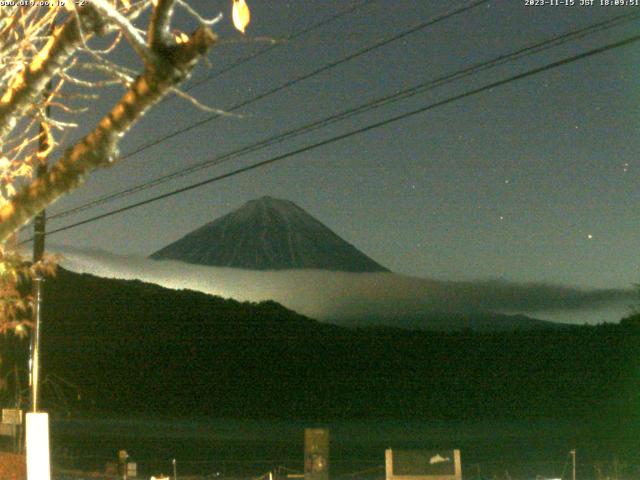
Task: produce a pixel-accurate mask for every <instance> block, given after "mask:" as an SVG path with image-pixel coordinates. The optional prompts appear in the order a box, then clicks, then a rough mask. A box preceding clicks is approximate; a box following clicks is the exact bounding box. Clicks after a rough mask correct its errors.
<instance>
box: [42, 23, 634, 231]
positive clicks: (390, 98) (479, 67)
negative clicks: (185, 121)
mask: <svg viewBox="0 0 640 480" xmlns="http://www.w3.org/2000/svg"><path fill="white" fill-rule="evenodd" d="M638 18H640V12H637V13H634V14H626V15H619V16H617V17H614V18H611V19H609V20H606V21H603V22H598V23H596V24H592V25H589V26H587V27H584V28H581V29H578V30H574V31H571V32H568V33H565V34H562V35H559V36H555V37H552V38H550V39H547V40H544V41H541V42H537V43H534V44H531V45H528V46H526V47H523V48H521V49H519V50H516V51H514V52H511V53H508V54H503V55H500V56H498V57H496V58H493V59H491V60H488V61H485V62H480V63H476V64H474V65H471V66H469V67H466V68H464V69H462V70H459V71H457V72H454V73H451V74H448V75H445V76H442V77H439V78H436V79H433V80H429V81H427V82H423V83H420V84H419V85H416V86H414V87H411V88H408V89H405V90H402V91H400V92H396V93H394V94H391V95H386V96H383V97H380V98H377V99H375V100H373V101H369V102H367V103H365V104H363V105H360V106H358V107H355V108H350V109H347V110H345V111H342V112H340V113H337V114H334V115H331V116H329V117H326V118H322V119H320V120H316V121H314V122H311V123H308V124H305V125H303V126H299V127H296V128H294V129H290V130H288V131H285V132H282V133H279V134H276V135H273V136H271V137H268V138H266V139H263V140H261V141H259V142H256V143H253V144H251V145H248V146H245V147H242V148H240V149H237V150H234V151H231V152H228V153H225V154H222V155H219V156H216V157H214V158H212V159H208V160H205V161H203V162H199V163H197V164H195V165H191V166H188V167H185V168H181V169H178V170H175V171H173V172H171V173H168V174H165V175H162V176H160V177H156V178H154V179H151V180H148V181H146V182H143V183H141V184H138V185H135V186H132V187H128V188H126V189H123V190H120V191H118V192H114V193H110V194H107V195H104V196H101V197H99V198H97V199H95V200H92V201H90V202H87V203H85V204H82V205H79V206H76V207H72V208H69V209H67V210H64V211H62V212H59V213H57V214H54V215H51V216H50V217H49V220H55V219H59V218H63V217H67V216H70V215H73V214H76V213H79V212H81V211H84V210H87V209H89V208H93V207H96V206H98V205H103V204H106V203H110V202H112V201H114V200H117V199H119V198H123V197H126V196H129V195H132V194H134V193H138V192H141V191H144V190H147V189H149V188H153V187H156V186H158V185H161V184H164V183H167V182H169V181H171V180H174V179H176V178H181V177H184V176H186V175H190V174H192V173H194V172H197V171H200V170H203V169H205V168H210V167H212V166H216V165H220V164H222V163H224V162H226V161H228V160H231V159H233V158H236V157H238V156H242V155H245V154H248V153H252V152H255V151H258V150H262V149H264V148H266V147H269V146H272V145H274V144H278V143H282V142H284V141H286V140H289V139H291V138H294V137H297V136H299V135H302V134H305V133H309V132H311V131H314V130H317V129H319V128H323V127H326V126H328V125H331V124H333V123H336V122H338V121H343V120H346V119H348V118H350V117H352V116H354V115H359V114H362V113H365V112H367V111H370V110H373V109H375V108H380V107H382V106H384V105H387V104H389V103H392V102H398V101H401V100H405V99H407V98H410V97H413V96H415V95H418V94H422V93H424V92H426V91H429V90H431V89H435V88H437V87H440V86H442V85H445V84H448V83H451V82H453V81H457V80H460V79H462V78H466V77H468V76H471V75H474V74H477V73H479V72H481V71H484V70H487V69H490V68H495V67H497V66H499V65H503V64H505V63H507V62H512V61H514V60H518V59H521V58H524V57H527V56H530V55H534V54H537V53H540V52H542V51H545V50H548V49H550V48H554V47H557V46H559V45H562V44H564V43H567V42H569V41H573V40H576V39H579V38H582V37H584V36H586V35H589V34H592V33H595V32H599V31H602V30H605V29H608V28H612V27H615V26H619V25H620V24H622V23H626V22H629V21H632V20H636V19H638Z"/></svg>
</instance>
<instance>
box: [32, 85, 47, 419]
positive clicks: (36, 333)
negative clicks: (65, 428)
mask: <svg viewBox="0 0 640 480" xmlns="http://www.w3.org/2000/svg"><path fill="white" fill-rule="evenodd" d="M50 92H51V82H49V84H48V85H47V88H46V89H45V93H44V97H45V101H47V100H48V98H49V95H50ZM49 113H50V108H49V105H48V104H47V105H45V108H44V117H45V118H44V119H43V121H42V122H41V123H40V137H39V143H38V152H39V153H40V154H43V153H45V152H47V151H48V150H49V148H50V145H49V138H48V136H47V126H46V125H45V122H46V121H47V119H48V118H49ZM46 173H47V158H46V157H39V158H38V165H37V167H36V178H41V177H43V176H44V175H45V174H46ZM46 219H47V216H46V211H45V210H42V211H41V212H40V213H38V215H36V217H35V219H34V221H33V263H34V264H35V263H37V262H39V261H40V260H42V256H43V255H44V237H45V225H46ZM43 281H44V280H43V278H42V277H41V276H40V274H37V275H36V277H35V278H34V279H33V297H34V305H33V325H34V330H33V335H32V336H31V359H30V367H31V375H30V382H31V411H32V412H34V413H35V412H37V411H38V400H39V394H40V392H39V387H40V328H41V327H40V323H41V316H42V282H43Z"/></svg>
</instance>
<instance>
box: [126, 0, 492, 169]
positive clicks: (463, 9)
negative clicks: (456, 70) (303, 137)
mask: <svg viewBox="0 0 640 480" xmlns="http://www.w3.org/2000/svg"><path fill="white" fill-rule="evenodd" d="M490 1H492V0H474V1H472V2H470V3H467V4H466V5H465V6H462V7H458V8H456V9H453V10H451V11H449V12H448V13H445V14H443V15H440V16H438V17H435V18H433V19H431V20H427V21H425V22H422V23H420V24H418V25H415V26H413V27H411V28H409V29H407V30H403V31H402V32H400V33H398V34H396V35H393V36H392V37H389V38H387V39H385V40H382V41H380V42H377V43H374V44H373V45H369V46H367V47H364V48H362V49H360V50H358V51H357V52H354V53H352V54H349V55H347V56H345V57H342V58H341V59H339V60H335V61H333V62H331V63H328V64H326V65H324V66H322V67H320V68H317V69H315V70H313V71H311V72H309V73H306V74H304V75H302V76H299V77H296V78H294V79H292V80H288V81H286V82H285V83H282V84H280V85H278V86H277V87H274V88H272V89H271V90H267V91H266V92H263V93H261V94H258V95H256V96H254V97H251V98H249V99H247V100H244V101H242V102H240V103H238V104H236V105H234V106H232V107H230V108H228V109H226V110H225V112H226V113H231V112H235V111H236V110H239V109H241V108H243V107H246V106H247V105H251V104H252V103H255V102H257V101H259V100H262V99H264V98H267V97H270V96H271V95H274V94H276V93H278V92H280V91H282V90H285V89H287V88H291V87H293V86H294V85H296V84H298V83H300V82H303V81H305V80H308V79H309V78H311V77H315V76H316V75H319V74H321V73H324V72H326V71H328V70H331V69H332V68H335V67H337V66H339V65H342V64H344V63H347V62H350V61H352V60H354V59H356V58H358V57H361V56H362V55H365V54H367V53H369V52H372V51H374V50H377V49H378V48H382V47H384V46H386V45H389V44H390V43H392V42H395V41H398V40H400V39H402V38H405V37H407V36H409V35H411V34H413V33H416V32H418V31H420V30H424V29H425V28H427V27H430V26H432V25H435V24H437V23H439V22H442V21H444V20H448V19H449V18H452V17H454V16H456V15H459V14H462V13H464V12H467V11H469V10H472V9H474V8H477V7H479V6H481V5H483V4H485V3H488V2H490ZM221 116H224V114H213V115H210V116H208V117H206V118H204V119H202V120H200V121H198V122H194V123H192V124H190V125H187V126H186V127H183V128H180V129H178V130H174V131H173V132H171V133H168V134H166V135H163V136H161V137H159V138H157V139H155V140H152V141H150V142H147V143H145V144H143V145H141V146H139V147H137V148H135V149H134V150H132V151H130V152H128V153H125V154H124V155H121V156H120V157H119V158H118V159H117V161H119V160H124V159H125V158H129V157H132V156H134V155H137V154H138V153H140V152H142V151H144V150H147V149H148V148H151V147H154V146H156V145H158V144H160V143H163V142H166V141H167V140H170V139H172V138H174V137H176V136H178V135H181V134H183V133H186V132H188V131H190V130H193V129H194V128H197V127H200V126H202V125H204V124H206V123H209V122H211V121H213V120H216V119H218V118H220V117H221Z"/></svg>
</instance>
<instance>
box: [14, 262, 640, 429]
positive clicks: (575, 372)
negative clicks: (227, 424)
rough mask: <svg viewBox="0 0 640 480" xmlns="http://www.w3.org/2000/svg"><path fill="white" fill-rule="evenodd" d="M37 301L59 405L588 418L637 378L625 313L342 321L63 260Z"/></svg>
mask: <svg viewBox="0 0 640 480" xmlns="http://www.w3.org/2000/svg"><path fill="white" fill-rule="evenodd" d="M45 306H46V307H45V311H44V318H45V320H44V329H43V348H44V356H43V362H44V368H45V373H48V374H55V375H58V376H60V377H62V378H64V379H65V380H67V381H69V382H72V383H74V384H77V385H78V386H79V387H80V389H81V392H82V400H81V401H80V402H77V403H73V404H72V405H73V408H77V409H80V410H85V411H95V410H98V411H102V412H118V413H127V414H132V413H149V414H162V415H180V416H203V415H206V416H235V417H262V418H267V417H284V418H293V417H296V418H322V419H329V418H355V417H396V418H426V419H431V418H464V419H469V418H533V417H558V418H560V417H562V418H566V417H584V418H589V417H590V416H592V415H593V412H595V411H597V412H599V413H598V415H614V414H615V415H621V414H624V415H627V414H629V415H630V414H634V411H633V410H632V408H635V406H634V405H635V400H634V399H635V398H636V397H637V391H638V385H639V382H638V378H639V377H638V372H639V369H638V366H639V363H640V362H639V360H640V348H638V345H639V342H638V340H639V339H640V335H639V332H640V330H638V329H637V327H636V326H635V324H629V325H622V326H621V325H604V326H598V327H575V328H571V329H562V330H558V329H550V330H544V329H542V330H536V331H528V332H522V331H521V332H493V333H492V332H484V333H474V332H471V331H464V332H456V333H443V332H424V331H421V332H417V331H408V330H401V329H393V328H382V327H381V328H366V329H365V328H360V329H348V328H342V327H337V326H333V325H329V324H323V323H320V322H316V321H314V320H311V319H308V318H306V317H303V316H300V315H298V314H296V313H294V312H291V311H289V310H287V309H285V308H284V307H282V306H280V305H278V304H276V303H273V302H265V303H260V304H249V303H239V302H236V301H234V300H224V299H221V298H216V297H212V296H208V295H205V294H202V293H197V292H192V291H173V290H168V289H164V288H161V287H158V286H155V285H149V284H144V283H141V282H137V281H120V280H107V279H102V278H97V277H92V276H89V275H77V274H73V273H70V272H66V271H64V270H61V271H60V273H59V275H58V277H57V278H56V279H52V280H49V281H48V282H47V283H46V293H45ZM5 341H6V340H5ZM5 368H9V364H5ZM45 400H46V399H45Z"/></svg>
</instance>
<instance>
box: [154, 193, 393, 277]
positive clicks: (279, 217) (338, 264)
mask: <svg viewBox="0 0 640 480" xmlns="http://www.w3.org/2000/svg"><path fill="white" fill-rule="evenodd" d="M151 258H152V259H154V260H178V261H182V262H185V263H191V264H197V265H208V266H217V267H230V268H242V269H248V270H293V269H318V270H332V271H341V272H388V271H389V270H388V269H387V268H385V267H383V266H382V265H380V264H379V263H377V262H376V261H374V260H372V259H371V258H369V257H368V256H367V255H365V254H364V253H362V252H360V251H359V250H358V249H357V248H356V247H354V246H353V245H351V244H350V243H348V242H347V241H345V240H343V239H342V238H340V237H339V236H338V235H337V234H336V233H334V232H333V231H332V230H331V229H329V228H328V227H326V226H325V225H324V224H322V223H321V222H320V221H318V220H317V219H315V218H314V217H313V216H311V215H310V214H309V213H307V212H306V211H304V210H303V209H302V208H300V207H299V206H298V205H296V204H295V203H293V202H291V201H288V200H281V199H277V198H273V197H262V198H259V199H256V200H251V201H249V202H247V203H246V204H244V205H243V206H242V207H240V208H239V209H237V210H235V211H233V212H231V213H229V214H227V215H224V216H223V217H220V218H218V219H217V220H214V221H213V222H210V223H207V224H206V225H204V226H202V227H200V228H198V229H197V230H194V231H193V232H191V233H189V234H187V235H186V236H184V237H182V238H181V239H179V240H177V241H176V242H174V243H172V244H170V245H168V246H166V247H164V248H162V249H160V250H158V251H157V252H155V253H153V254H152V255H151Z"/></svg>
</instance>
